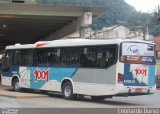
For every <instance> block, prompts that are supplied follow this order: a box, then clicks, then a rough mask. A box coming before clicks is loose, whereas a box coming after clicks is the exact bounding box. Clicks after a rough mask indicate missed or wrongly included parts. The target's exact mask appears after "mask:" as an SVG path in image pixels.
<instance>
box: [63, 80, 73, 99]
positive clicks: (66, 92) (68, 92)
mask: <svg viewBox="0 0 160 114" xmlns="http://www.w3.org/2000/svg"><path fill="white" fill-rule="evenodd" d="M62 95H63V97H64V99H67V100H72V99H75V95H74V94H73V87H72V84H71V82H69V81H67V82H65V83H64V84H63V85H62Z"/></svg>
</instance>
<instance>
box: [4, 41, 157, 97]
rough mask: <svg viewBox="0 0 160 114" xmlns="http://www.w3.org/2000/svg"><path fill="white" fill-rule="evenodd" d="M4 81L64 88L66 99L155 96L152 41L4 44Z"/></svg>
mask: <svg viewBox="0 0 160 114" xmlns="http://www.w3.org/2000/svg"><path fill="white" fill-rule="evenodd" d="M3 58H4V63H3V66H2V67H3V68H2V69H3V71H2V75H1V76H2V85H6V86H12V87H13V89H14V90H15V91H20V90H21V89H22V88H29V89H36V90H42V91H43V90H45V91H53V92H61V93H62V95H63V97H64V98H65V99H68V100H70V99H75V98H77V97H78V96H80V95H81V96H91V98H92V99H93V100H104V99H105V98H111V97H113V96H135V95H147V94H153V93H154V92H155V90H156V85H155V66H156V58H155V45H154V43H151V42H148V41H141V40H131V39H123V40H122V39H111V40H98V39H97V40H96V39H94V40H93V39H63V40H54V41H39V42H36V43H35V44H25V45H21V44H15V45H10V46H6V48H5V54H4V57H3Z"/></svg>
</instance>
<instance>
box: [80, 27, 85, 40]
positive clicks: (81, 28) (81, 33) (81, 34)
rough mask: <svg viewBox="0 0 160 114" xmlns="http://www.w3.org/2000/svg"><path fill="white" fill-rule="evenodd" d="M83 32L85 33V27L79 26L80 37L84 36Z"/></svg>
mask: <svg viewBox="0 0 160 114" xmlns="http://www.w3.org/2000/svg"><path fill="white" fill-rule="evenodd" d="M85 33H86V27H80V38H86V37H85Z"/></svg>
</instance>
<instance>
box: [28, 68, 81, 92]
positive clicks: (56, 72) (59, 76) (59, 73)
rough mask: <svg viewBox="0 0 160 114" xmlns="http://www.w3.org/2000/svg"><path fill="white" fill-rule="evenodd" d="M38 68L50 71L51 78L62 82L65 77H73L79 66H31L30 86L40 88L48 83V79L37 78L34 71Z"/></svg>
mask: <svg viewBox="0 0 160 114" xmlns="http://www.w3.org/2000/svg"><path fill="white" fill-rule="evenodd" d="M36 69H38V70H41V71H42V70H43V71H49V80H48V81H50V80H56V81H58V82H61V81H62V80H63V79H64V78H72V77H73V76H74V74H75V73H76V72H77V70H78V69H77V68H46V67H32V68H30V79H31V81H30V87H31V88H35V89H40V88H41V87H42V86H43V85H45V84H46V80H38V81H36V80H35V74H34V72H35V71H36Z"/></svg>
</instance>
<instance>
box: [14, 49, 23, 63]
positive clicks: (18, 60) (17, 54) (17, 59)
mask: <svg viewBox="0 0 160 114" xmlns="http://www.w3.org/2000/svg"><path fill="white" fill-rule="evenodd" d="M13 65H22V51H20V50H16V51H15V52H14V61H13Z"/></svg>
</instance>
